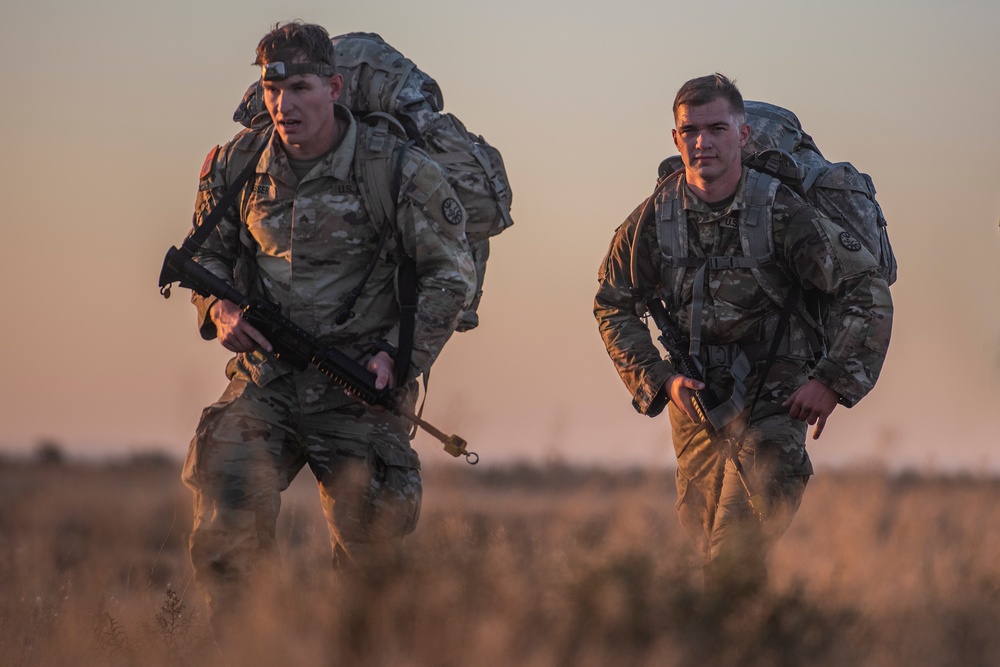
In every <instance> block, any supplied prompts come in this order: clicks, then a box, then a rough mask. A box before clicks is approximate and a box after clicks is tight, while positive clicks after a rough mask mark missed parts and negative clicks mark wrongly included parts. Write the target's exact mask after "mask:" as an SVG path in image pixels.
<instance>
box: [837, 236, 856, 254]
mask: <svg viewBox="0 0 1000 667" xmlns="http://www.w3.org/2000/svg"><path fill="white" fill-rule="evenodd" d="M840 245H842V246H844V247H845V248H847V249H848V250H850V251H851V252H857V251H858V250H861V241H859V240H857V239H856V238H854V237H853V236H851V235H850V234H849V233H848V232H840Z"/></svg>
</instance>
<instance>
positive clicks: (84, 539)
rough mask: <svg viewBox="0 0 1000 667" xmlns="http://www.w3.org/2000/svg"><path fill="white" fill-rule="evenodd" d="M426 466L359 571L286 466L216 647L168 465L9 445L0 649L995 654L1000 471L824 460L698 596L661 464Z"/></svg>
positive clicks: (192, 658)
mask: <svg viewBox="0 0 1000 667" xmlns="http://www.w3.org/2000/svg"><path fill="white" fill-rule="evenodd" d="M449 463H450V462H449ZM425 473H426V474H425V496H424V509H423V515H422V518H421V523H420V526H419V527H418V529H417V532H416V533H415V534H414V535H413V536H411V537H410V538H408V540H407V545H406V551H405V553H404V554H403V555H401V556H399V557H396V558H393V559H390V562H388V563H386V564H385V566H384V567H382V568H379V569H378V570H376V571H375V572H373V573H372V574H371V575H370V576H369V578H368V579H367V580H365V581H363V582H361V581H358V580H357V579H356V578H352V577H347V576H344V575H336V574H335V573H334V572H333V570H332V568H331V566H330V554H329V546H328V542H327V536H326V530H325V526H324V524H323V521H322V516H321V513H320V509H319V505H318V502H317V498H316V495H315V489H314V488H313V487H312V485H311V483H310V478H309V477H308V474H303V475H300V477H299V479H298V480H297V481H296V484H295V485H293V487H292V489H290V490H289V491H288V492H287V493H286V494H285V497H284V506H283V509H282V521H281V526H280V532H281V543H282V549H283V580H282V582H281V583H280V585H276V586H272V587H264V586H262V587H261V590H259V591H256V592H255V593H254V597H253V603H252V604H248V608H247V613H246V616H245V618H242V619H240V623H239V626H238V628H239V629H238V631H237V632H236V633H234V635H233V636H231V637H230V638H229V639H230V641H227V642H225V643H224V644H223V646H222V647H221V648H220V646H219V645H217V644H216V643H214V642H213V641H212V640H211V636H210V633H209V631H208V629H207V625H206V621H205V610H204V607H203V603H202V600H201V596H200V594H199V593H198V591H197V590H196V588H195V586H194V584H193V583H192V574H191V568H190V565H189V562H188V557H187V553H186V541H187V535H188V532H189V530H190V521H191V518H190V515H191V508H190V498H189V493H188V491H187V490H186V489H185V488H183V486H182V485H181V484H180V482H179V481H178V477H179V465H178V464H174V463H171V462H167V461H156V460H153V461H145V462H143V461H133V462H130V463H128V464H125V463H121V464H107V465H101V466H95V465H89V466H85V465H73V464H67V463H56V464H48V465H42V464H39V463H28V462H11V461H6V462H3V463H2V464H0V507H2V509H0V664H2V665H137V666H139V665H141V666H143V667H145V666H157V665H214V664H220V665H223V664H229V665H434V666H451V665H454V666H456V667H457V666H460V665H461V666H465V665H477V666H479V665H484V666H492V665H497V666H500V665H504V666H507V665H510V666H522V665H523V666H534V665H538V666H542V665H546V666H547V665H572V666H575V665H580V666H589V665H595V666H596V665H600V666H606V665H657V666H662V665H666V666H670V665H761V666H763V665H767V666H769V667H770V666H774V665H820V666H822V665H850V666H851V667H859V666H867V665H955V666H956V667H958V666H962V667H966V666H970V665H997V664H1000V559H998V554H1000V533H998V531H997V526H998V525H1000V482H998V481H997V480H993V479H979V478H972V477H969V478H947V479H946V478H934V477H919V476H907V477H900V476H891V475H887V474H886V473H884V472H882V471H878V470H871V471H854V472H841V473H836V472H824V471H821V472H820V474H819V475H818V476H817V477H816V478H815V479H813V480H812V482H811V483H810V486H809V489H808V491H807V493H806V499H805V502H804V503H803V506H802V508H801V510H800V512H799V514H798V516H797V517H796V519H795V522H794V523H793V525H792V528H791V529H790V531H789V532H788V534H786V536H785V537H784V538H783V540H782V541H781V543H780V544H779V545H778V547H777V549H776V551H775V552H774V555H773V568H772V570H773V580H772V582H771V584H770V587H769V589H768V590H767V592H766V593H765V594H763V595H761V596H759V597H757V598H755V599H752V600H749V601H745V602H742V603H736V602H733V601H731V600H726V599H717V598H711V597H710V596H706V595H703V594H701V593H700V592H699V589H698V586H697V570H698V567H697V559H696V558H695V556H694V554H693V553H692V550H691V547H690V546H689V545H688V542H687V540H686V538H685V536H684V535H683V534H682V532H681V529H680V527H679V525H678V522H677V520H676V517H675V515H674V511H673V505H674V502H675V495H674V491H673V481H672V473H671V472H670V471H623V472H603V471H594V470H588V471H583V470H573V469H568V468H563V467H552V468H546V469H528V468H524V469H520V468H518V469H504V470H497V469H493V470H490V469H472V468H469V467H468V466H463V465H459V464H453V465H435V466H432V467H431V468H430V469H429V470H427V471H425Z"/></svg>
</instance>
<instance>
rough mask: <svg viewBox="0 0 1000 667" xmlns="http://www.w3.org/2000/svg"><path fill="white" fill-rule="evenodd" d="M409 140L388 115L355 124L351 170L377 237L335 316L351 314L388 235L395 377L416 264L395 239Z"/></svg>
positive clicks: (400, 371)
mask: <svg viewBox="0 0 1000 667" xmlns="http://www.w3.org/2000/svg"><path fill="white" fill-rule="evenodd" d="M413 143H414V142H413V141H412V140H409V139H407V138H406V131H405V130H404V129H403V126H402V125H400V124H399V122H398V121H397V120H396V119H395V118H393V117H392V116H391V115H389V114H385V113H378V112H376V113H371V114H368V115H367V116H365V117H364V118H363V119H362V121H361V123H359V128H358V145H357V148H356V149H355V153H354V160H355V168H354V173H355V177H356V178H357V181H358V190H359V191H360V193H361V199H362V201H363V202H364V205H365V208H366V209H367V210H368V216H369V218H370V219H371V221H372V224H374V225H375V227H376V230H377V231H378V234H379V239H378V246H377V247H376V249H375V252H374V253H373V255H372V260H371V263H370V264H369V265H368V268H367V269H366V270H365V273H364V275H363V276H362V277H361V280H360V282H358V284H357V285H356V286H355V287H354V288H353V289H352V290H351V291H350V292H349V293H348V294H347V297H346V298H345V300H344V303H343V304H342V305H341V307H340V308H339V309H338V311H337V313H336V315H335V317H336V320H337V322H338V323H339V324H342V323H343V322H346V321H347V320H348V319H349V318H350V317H351V316H353V314H354V313H353V312H352V310H351V309H352V308H353V307H354V304H355V303H356V302H357V300H358V298H359V297H360V296H361V292H362V291H363V290H364V287H365V284H367V282H368V279H369V278H370V277H371V274H372V272H373V271H374V270H375V267H376V266H377V265H378V263H379V261H381V258H382V249H383V248H384V247H385V244H386V242H387V241H388V240H389V239H390V237H391V238H392V239H393V240H394V246H395V254H396V257H397V261H398V262H399V271H398V273H397V276H396V282H397V301H398V302H399V346H398V347H397V349H396V357H395V360H394V362H395V369H394V370H395V373H396V377H398V378H405V377H406V376H407V374H408V373H409V370H410V358H411V356H412V353H413V335H414V330H415V328H416V315H417V265H416V262H415V261H414V260H413V258H412V257H409V256H408V255H406V253H405V252H403V244H402V242H401V240H400V239H399V238H398V237H399V228H398V227H397V225H396V202H397V201H398V200H399V190H400V187H401V184H402V179H403V163H404V160H405V158H406V151H407V150H408V149H409V148H410V146H412V145H413Z"/></svg>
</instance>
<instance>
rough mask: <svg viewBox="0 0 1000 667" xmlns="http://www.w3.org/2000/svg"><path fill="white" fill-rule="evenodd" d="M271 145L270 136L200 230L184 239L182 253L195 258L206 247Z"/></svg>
mask: <svg viewBox="0 0 1000 667" xmlns="http://www.w3.org/2000/svg"><path fill="white" fill-rule="evenodd" d="M270 143H271V135H270V134H268V136H267V139H266V140H265V141H264V142H263V143H262V144H261V146H260V148H258V149H257V151H256V152H255V153H254V154H253V157H252V158H251V159H250V162H248V163H247V165H246V166H245V167H243V171H241V172H240V174H239V176H237V177H236V180H235V181H234V182H233V184H232V186H230V188H229V189H228V190H227V191H226V194H224V195H223V196H222V199H221V200H220V201H219V203H218V204H216V206H215V208H213V209H212V210H211V211H209V213H208V215H207V216H206V217H205V219H204V220H203V221H202V223H201V224H200V225H198V228H197V229H195V230H194V232H193V233H192V234H191V235H190V236H189V237H187V238H186V239H184V243H183V244H181V251H182V252H184V253H185V254H187V255H188V256H189V257H190V256H193V255H194V254H195V253H196V252H198V249H199V248H201V246H202V245H204V243H205V241H206V240H208V235H209V234H211V233H212V232H213V231H214V230H215V228H216V227H218V226H219V222H221V221H222V216H223V215H225V213H226V211H228V210H229V207H230V206H232V205H233V204H234V203H236V198H237V197H239V196H240V193H241V192H242V191H243V187H244V186H245V185H246V184H247V181H249V180H250V177H251V176H253V174H254V172H255V171H256V170H257V163H258V162H260V157H261V156H262V155H263V154H264V150H265V149H266V148H267V147H268V145H269V144H270Z"/></svg>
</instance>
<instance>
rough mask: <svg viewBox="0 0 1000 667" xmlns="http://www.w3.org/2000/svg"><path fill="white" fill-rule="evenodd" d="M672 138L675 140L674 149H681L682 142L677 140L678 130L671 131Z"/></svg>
mask: <svg viewBox="0 0 1000 667" xmlns="http://www.w3.org/2000/svg"><path fill="white" fill-rule="evenodd" d="M670 136H671V137H673V139H674V148H676V149H677V150H680V149H681V140H680V139H678V138H677V128H676V127H675V128H673V129H672V130H670Z"/></svg>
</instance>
